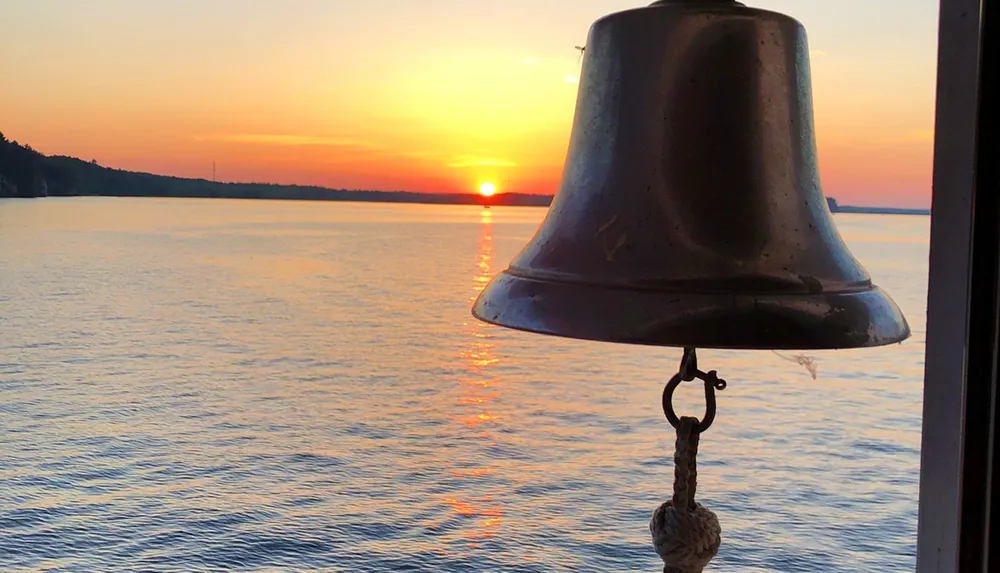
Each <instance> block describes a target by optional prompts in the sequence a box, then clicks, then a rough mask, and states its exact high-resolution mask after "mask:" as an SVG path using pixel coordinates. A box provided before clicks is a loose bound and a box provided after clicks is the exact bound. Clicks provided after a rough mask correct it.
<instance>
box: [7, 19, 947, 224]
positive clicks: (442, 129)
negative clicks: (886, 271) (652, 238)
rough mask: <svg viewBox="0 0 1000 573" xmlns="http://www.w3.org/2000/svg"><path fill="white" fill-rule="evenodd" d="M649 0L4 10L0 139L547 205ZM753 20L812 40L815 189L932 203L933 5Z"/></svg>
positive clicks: (867, 199) (146, 164) (178, 166)
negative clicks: (493, 185)
mask: <svg viewBox="0 0 1000 573" xmlns="http://www.w3.org/2000/svg"><path fill="white" fill-rule="evenodd" d="M648 3H649V2H648V1H645V2H643V1H638V0H593V1H590V2H582V3H581V2H579V1H573V0H551V1H550V2H541V3H539V2H535V1H530V0H506V1H505V2H501V3H495V2H469V1H468V0H434V1H433V2H400V1H399V0H367V1H365V2H357V0H296V2H295V6H296V9H295V10H288V9H287V8H285V7H284V5H283V4H282V3H277V2H268V1H267V0H217V1H214V2H192V1H179V2H134V1H131V0H91V1H90V2H72V1H68V0H32V1H30V2H29V1H24V2H6V3H2V4H0V5H2V6H3V8H2V10H0V12H2V13H3V17H4V22H5V23H6V24H7V26H6V27H5V28H4V32H5V33H4V34H0V54H26V56H25V57H21V58H14V57H7V58H4V57H0V76H3V77H12V78H18V81H16V82H8V83H9V84H10V85H5V86H4V89H2V90H0V110H3V111H4V113H3V114H0V131H3V133H4V134H5V135H6V136H7V137H8V138H9V139H14V140H18V141H19V142H21V143H28V144H31V146H32V147H34V148H35V149H37V150H39V151H41V152H43V153H46V154H54V155H71V156H75V157H80V158H83V159H84V160H87V161H89V160H91V159H94V160H97V161H98V162H99V163H100V164H102V165H106V166H110V167H116V168H121V169H128V170H132V171H150V172H154V173H161V174H165V175H175V176H182V177H198V178H209V177H212V176H213V172H214V170H213V165H215V166H217V177H218V179H219V180H220V181H234V182H235V181H257V182H272V183H297V184H303V185H322V186H326V187H333V188H337V189H383V190H408V191H416V192H425V193H463V192H464V193H470V194H475V193H476V191H477V190H478V187H479V186H480V185H481V184H482V182H484V181H493V182H496V181H500V182H501V183H500V184H501V185H502V187H503V191H508V190H512V189H516V190H517V192H519V193H546V194H551V193H555V192H556V190H557V189H558V187H559V182H560V180H561V175H562V169H563V164H564V160H565V157H566V152H567V147H568V143H569V138H570V130H571V126H572V120H573V115H574V109H575V105H576V101H577V91H578V89H579V87H580V84H579V81H580V78H581V75H582V74H584V69H583V68H584V65H585V61H586V56H585V55H581V52H580V50H578V49H574V47H575V46H580V45H582V44H584V43H585V42H586V38H587V30H588V29H589V27H590V26H591V24H592V23H593V22H594V21H595V20H596V19H598V18H600V17H603V16H605V15H607V14H609V13H612V12H615V11H617V10H623V9H628V8H636V7H639V6H641V5H644V4H648ZM755 7H759V8H765V9H769V10H776V11H778V12H784V13H787V14H788V15H790V16H793V17H795V18H796V19H798V20H800V21H801V22H803V24H804V25H805V27H806V29H807V30H808V34H809V45H810V50H811V52H810V54H811V73H812V82H813V95H814V100H815V111H816V118H815V123H816V135H817V138H818V142H817V143H818V159H819V165H820V171H821V176H822V181H823V187H824V191H825V192H826V193H827V195H829V196H835V197H837V198H838V199H839V200H840V201H841V203H844V204H855V205H856V204H862V205H864V204H874V205H895V206H914V207H916V206H927V205H928V203H929V200H930V181H931V165H932V159H933V141H932V139H931V135H932V133H933V132H932V129H933V126H934V101H935V99H934V98H935V63H936V43H935V37H936V33H937V14H938V2H937V1H935V0H880V1H879V2H872V1H871V0H841V2H838V3H836V7H833V5H832V4H831V3H824V2H816V1H814V2H802V1H801V0H757V2H755ZM234 13H238V14H239V18H237V19H236V20H234V16H233V15H234ZM526 14H528V15H530V16H529V17H526V16H525V15H526ZM900 15H905V17H901V16H900ZM887 22H892V25H888V24H887ZM178 38H182V39H183V41H181V42H179V41H178ZM122 45H129V46H130V49H129V50H122V49H121V46H122ZM498 192H499V191H498Z"/></svg>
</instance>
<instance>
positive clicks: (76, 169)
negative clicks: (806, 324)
mask: <svg viewBox="0 0 1000 573" xmlns="http://www.w3.org/2000/svg"><path fill="white" fill-rule="evenodd" d="M78 196H105V197H178V198H206V199H283V200H300V201H368V202H379V203H431V204H438V205H504V206H524V207H547V206H549V205H550V204H551V203H552V196H551V195H531V194H527V193H502V194H497V195H494V196H493V197H489V198H486V197H482V196H479V195H473V194H471V193H414V192H411V191H367V190H357V189H354V190H351V189H330V188H326V187H319V186H303V185H277V184H272V183H219V182H215V181H208V180H207V179H185V178H182V177H170V176H166V175H153V174H152V173H139V172H135V171H124V170H121V169H113V168H110V167H104V166H102V165H98V163H97V162H96V161H83V160H82V159H77V158H75V157H65V156H60V155H53V156H47V155H44V154H42V153H39V152H38V151H35V150H34V149H32V148H31V146H30V145H22V144H19V143H18V142H16V141H8V140H7V138H6V137H4V135H3V133H0V198H18V197H20V198H33V197H78ZM827 202H828V204H829V207H830V211H831V212H832V213H871V214H880V215H929V214H930V210H929V209H900V208H895V207H852V206H849V205H840V204H838V203H837V200H836V199H834V198H832V197H831V198H828V199H827Z"/></svg>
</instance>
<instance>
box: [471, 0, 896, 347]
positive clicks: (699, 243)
mask: <svg viewBox="0 0 1000 573" xmlns="http://www.w3.org/2000/svg"><path fill="white" fill-rule="evenodd" d="M578 90H579V92H578V95H577V103H576V111H575V115H574V119H573V128H572V134H571V137H570V145H569V150H568V152H567V156H566V162H565V167H564V169H563V176H562V181H561V183H560V186H559V190H558V192H557V193H556V195H555V197H554V199H553V201H552V205H551V206H550V208H549V211H548V213H547V215H546V217H545V219H544V221H543V222H542V224H541V226H540V227H539V229H538V231H537V232H536V234H535V236H534V237H533V238H532V240H531V241H530V242H529V243H528V244H527V245H526V246H525V247H524V249H523V250H522V251H521V252H520V254H518V255H517V257H516V258H515V259H514V260H513V261H512V262H511V264H510V267H509V268H508V269H507V270H506V271H505V272H504V273H502V274H501V275H500V276H499V277H497V278H496V279H495V280H493V281H492V282H491V283H490V284H489V285H488V286H487V288H486V289H485V290H484V291H483V292H482V293H481V295H480V297H479V299H478V300H477V301H476V303H475V306H474V309H473V312H474V314H475V316H477V317H479V318H480V319H482V320H485V321H487V322H493V323H496V324H499V325H502V326H508V327H511V328H516V329H521V330H528V331H533V332H541V333H547V334H553V335H559V336H565V337H570V338H582V339H590V340H603V341H609V342H630V343H636V344H654V345H663V346H685V347H690V346H697V347H706V348H741V349H754V348H756V349H834V348H857V347H866V346H879V345H884V344H891V343H894V342H899V341H901V340H904V339H905V338H907V337H908V336H909V333H910V329H909V326H908V325H907V323H906V319H905V318H904V316H903V314H902V312H900V310H899V308H898V307H897V306H896V304H895V303H894V302H893V301H892V299H890V298H889V296H888V295H887V294H886V293H885V292H883V291H882V290H881V289H879V288H878V287H876V286H875V285H873V284H872V281H871V276H870V275H869V274H868V272H867V271H866V270H865V268H864V267H863V266H862V265H861V263H860V262H858V261H857V260H856V259H855V258H854V256H853V255H852V254H851V252H850V251H849V249H848V248H847V245H846V244H845V243H844V240H843V238H842V237H841V236H840V233H839V231H838V229H837V227H836V225H835V223H834V220H833V215H832V214H831V213H830V209H829V207H828V205H827V200H826V197H825V196H824V194H823V191H822V188H821V184H820V178H819V168H818V161H817V154H816V141H815V134H814V122H813V109H812V92H811V90H812V84H811V78H810V71H809V48H808V44H807V41H806V33H805V30H804V29H803V27H802V25H801V24H800V23H799V22H798V21H796V20H795V19H793V18H790V17H788V16H785V15H783V14H778V13H775V12H770V11H766V10H757V9H753V8H748V7H746V6H744V5H742V4H740V3H739V2H733V1H726V0H702V1H698V2H691V1H686V0H661V1H660V2H657V3H656V4H654V5H652V6H647V7H644V8H637V9H634V10H627V11H624V12H619V13H617V14H612V15H610V16H606V17H604V18H601V19H600V20H598V21H597V22H595V23H594V25H593V26H592V27H591V30H590V34H589V36H588V39H587V45H586V50H585V52H584V61H583V69H582V72H581V74H580V81H579V87H578Z"/></svg>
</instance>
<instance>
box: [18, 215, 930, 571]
mask: <svg viewBox="0 0 1000 573" xmlns="http://www.w3.org/2000/svg"><path fill="white" fill-rule="evenodd" d="M544 215H545V210H544V209H542V208H528V207H524V208H522V207H497V208H492V209H488V210H485V209H482V208H479V207H475V206H431V205H398V204H375V203H335V202H282V201H241V200H187V199H153V198H46V199H37V200H0V444H2V450H0V571H3V572H5V573H28V572H32V573H35V572H38V573H41V572H46V573H55V572H60V573H62V572H67V573H69V572H74V573H75V572H81V573H83V572H86V573H91V572H140V571H141V572H177V573H181V572H184V573H188V572H217V571H241V572H255V573H278V572H282V573H284V572H307V571H308V572H389V571H411V572H480V571H483V572H489V571H510V572H525V573H527V572H581V571H595V572H617V571H649V572H653V571H660V570H661V569H662V564H661V563H660V561H659V558H658V557H657V556H656V554H655V553H654V552H653V549H652V546H651V540H650V534H649V529H648V523H649V518H650V516H651V514H652V512H653V510H654V509H655V508H656V507H657V506H658V505H659V504H660V503H662V502H663V501H666V500H667V499H669V497H670V495H671V484H672V480H673V467H672V455H673V445H674V443H673V442H674V433H673V429H672V428H671V427H670V426H669V425H668V423H667V421H666V420H665V418H664V416H663V413H662V411H661V407H660V394H661V392H662V389H663V386H664V384H665V383H666V382H667V380H668V379H669V378H670V377H671V376H672V375H673V374H674V373H675V372H676V370H677V366H678V363H679V361H680V358H681V352H680V351H679V350H676V349H668V348H649V347H636V346H631V345H620V344H607V343H598V342H581V341H576V340H568V339H563V338H557V337H548V336H541V335H534V334H527V333H522V332H516V331H512V330H507V329H503V328H499V327H494V326H490V325H486V324H483V323H480V322H478V321H476V320H475V319H474V318H473V317H472V316H471V315H470V312H469V309H470V306H471V304H472V301H473V300H474V299H475V297H476V296H477V294H478V292H479V291H480V290H481V289H482V288H483V286H484V285H485V284H486V282H487V281H488V280H489V279H490V277H492V276H493V275H495V274H496V273H497V272H499V271H501V270H503V269H504V268H505V267H506V265H507V263H508V262H509V261H510V260H511V258H512V257H514V255H516V254H517V252H518V251H519V249H520V248H521V247H522V246H523V245H524V244H525V243H526V242H527V241H528V240H529V239H530V238H531V237H532V235H533V233H534V230H535V229H536V227H537V225H538V224H539V222H540V221H541V220H542V218H543V217H544ZM835 221H836V224H837V226H838V228H839V229H840V232H841V234H842V235H843V237H844V239H845V240H846V242H847V243H848V245H849V246H850V248H851V250H852V252H853V253H854V255H855V256H856V257H857V258H858V259H859V260H860V261H861V262H862V263H863V264H864V265H865V266H866V268H867V269H868V270H869V271H870V273H871V274H872V277H873V279H874V281H875V282H876V283H877V284H879V285H880V286H882V287H884V288H885V290H886V291H888V292H889V293H890V294H891V296H892V297H893V298H894V299H895V300H896V302H897V303H898V304H899V305H900V307H901V308H902V309H903V311H904V313H905V314H906V316H907V318H908V320H909V321H910V324H911V327H912V329H913V336H912V338H910V339H909V340H907V341H906V342H904V343H902V344H898V345H894V346H889V347H883V348H874V349H865V350H852V351H823V352H809V353H805V354H801V353H792V352H789V353H778V354H776V353H773V352H767V351H747V352H733V351H702V352H700V353H699V362H700V366H701V367H702V368H703V369H713V370H718V371H719V373H720V375H721V376H722V377H723V378H725V379H726V380H728V382H729V386H728V388H727V389H726V390H725V391H724V392H720V393H719V396H718V402H719V403H718V415H717V418H716V420H715V423H714V425H713V426H712V427H711V429H710V430H709V431H708V432H706V433H705V434H704V435H703V436H702V439H701V446H700V452H699V457H698V462H699V467H698V470H699V475H698V500H699V501H700V502H701V503H702V504H704V505H705V506H707V507H708V508H710V509H711V510H713V511H715V512H716V514H717V515H718V517H719V521H720V522H721V525H722V530H723V533H722V537H723V544H722V548H721V550H720V552H719V555H718V556H717V557H716V559H715V560H714V561H713V563H712V564H711V565H710V566H709V569H708V570H707V571H710V572H741V573H750V572H771V571H778V572H809V573H815V572H819V571H822V572H825V573H834V572H844V573H846V572H851V573H856V572H858V571H879V572H895V571H912V570H913V569H914V566H915V553H916V550H915V546H916V521H917V489H918V473H919V451H920V432H921V407H922V375H923V357H924V332H925V330H924V314H925V299H926V286H927V256H928V235H929V218H927V217H923V216H891V215H856V214H850V215H848V214H838V215H836V216H835ZM803 364H811V365H812V366H813V367H814V368H815V372H816V377H815V379H814V378H813V376H812V375H811V374H810V372H809V370H808V368H806V367H805V366H804V365H803ZM677 401H678V402H677V403H678V405H677V409H678V410H679V411H681V413H682V414H690V415H700V412H702V411H703V408H704V403H703V401H704V397H703V395H702V394H701V392H700V390H699V389H698V387H697V386H696V385H691V386H686V387H682V388H681V389H680V390H678V396H677Z"/></svg>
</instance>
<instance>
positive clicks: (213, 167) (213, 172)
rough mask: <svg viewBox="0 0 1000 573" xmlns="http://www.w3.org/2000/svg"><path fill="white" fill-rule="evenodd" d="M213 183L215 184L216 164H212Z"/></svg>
mask: <svg viewBox="0 0 1000 573" xmlns="http://www.w3.org/2000/svg"><path fill="white" fill-rule="evenodd" d="M212 183H215V162H214V161H213V162H212Z"/></svg>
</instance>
